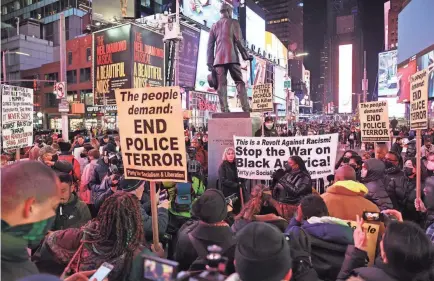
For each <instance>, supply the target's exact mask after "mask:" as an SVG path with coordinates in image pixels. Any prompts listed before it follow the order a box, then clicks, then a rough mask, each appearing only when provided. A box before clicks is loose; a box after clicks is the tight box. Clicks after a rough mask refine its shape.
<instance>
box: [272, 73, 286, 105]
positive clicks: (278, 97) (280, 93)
mask: <svg viewBox="0 0 434 281" xmlns="http://www.w3.org/2000/svg"><path fill="white" fill-rule="evenodd" d="M285 74H286V69H285V68H283V67H278V66H276V67H274V102H275V103H280V104H285V103H286V93H285V88H284V82H285V80H286V79H285Z"/></svg>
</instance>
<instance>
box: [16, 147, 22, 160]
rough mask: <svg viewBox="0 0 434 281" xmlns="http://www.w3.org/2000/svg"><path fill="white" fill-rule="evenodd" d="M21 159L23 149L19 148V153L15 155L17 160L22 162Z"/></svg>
mask: <svg viewBox="0 0 434 281" xmlns="http://www.w3.org/2000/svg"><path fill="white" fill-rule="evenodd" d="M20 158H21V149H19V148H17V151H16V153H15V160H16V161H20Z"/></svg>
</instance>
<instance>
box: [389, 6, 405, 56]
mask: <svg viewBox="0 0 434 281" xmlns="http://www.w3.org/2000/svg"><path fill="white" fill-rule="evenodd" d="M389 2H390V9H389V12H388V16H387V19H388V20H387V21H388V24H387V27H388V28H387V49H386V50H394V49H397V48H398V15H399V13H400V12H401V11H402V9H403V8H404V2H405V0H390V1H389Z"/></svg>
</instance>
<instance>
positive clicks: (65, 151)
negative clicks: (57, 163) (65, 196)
mask: <svg viewBox="0 0 434 281" xmlns="http://www.w3.org/2000/svg"><path fill="white" fill-rule="evenodd" d="M58 145H59V149H60V154H59V160H64V161H67V162H68V163H71V165H72V167H73V169H72V177H73V182H74V183H76V182H77V181H79V180H80V178H81V168H80V162H78V160H77V159H75V157H74V156H73V155H72V152H71V144H70V143H69V142H59V143H58Z"/></svg>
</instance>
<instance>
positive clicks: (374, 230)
mask: <svg viewBox="0 0 434 281" xmlns="http://www.w3.org/2000/svg"><path fill="white" fill-rule="evenodd" d="M347 224H348V226H349V227H351V228H352V229H353V230H355V229H356V228H357V222H355V221H347ZM362 227H363V229H365V230H366V242H367V243H366V246H365V247H364V248H363V250H365V251H366V252H367V253H368V257H369V265H371V266H372V265H373V264H374V261H375V254H376V250H377V240H378V233H379V231H380V226H379V225H377V224H372V223H366V222H365V223H364V224H363V225H362Z"/></svg>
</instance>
